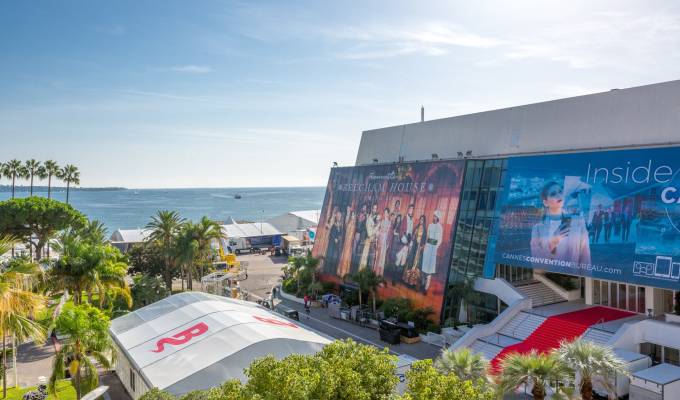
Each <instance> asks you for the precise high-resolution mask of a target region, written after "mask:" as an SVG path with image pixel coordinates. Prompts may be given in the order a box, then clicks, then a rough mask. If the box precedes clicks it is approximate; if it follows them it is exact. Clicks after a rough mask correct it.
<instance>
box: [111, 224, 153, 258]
mask: <svg viewBox="0 0 680 400" xmlns="http://www.w3.org/2000/svg"><path fill="white" fill-rule="evenodd" d="M150 234H151V231H149V230H148V229H117V230H116V231H115V232H113V233H112V234H111V237H110V238H109V242H110V243H111V244H112V245H113V246H115V247H116V248H118V250H120V251H122V252H123V253H125V252H127V251H128V250H130V249H131V248H132V246H134V245H135V244H138V243H142V242H144V241H145V240H146V239H147V238H148V237H149V235H150Z"/></svg>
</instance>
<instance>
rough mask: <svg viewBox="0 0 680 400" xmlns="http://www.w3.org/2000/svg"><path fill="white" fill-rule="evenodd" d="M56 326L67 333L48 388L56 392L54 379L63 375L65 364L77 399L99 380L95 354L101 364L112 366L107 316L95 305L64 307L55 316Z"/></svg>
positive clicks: (55, 380) (55, 359)
mask: <svg viewBox="0 0 680 400" xmlns="http://www.w3.org/2000/svg"><path fill="white" fill-rule="evenodd" d="M56 329H57V331H58V332H59V333H61V334H62V335H65V336H66V337H68V339H67V340H66V341H65V343H63V344H62V346H61V348H60V349H59V351H58V352H57V354H56V356H55V358H54V362H53V366H52V375H51V376H50V380H49V384H48V389H49V391H50V393H52V394H56V383H57V380H59V379H63V378H64V375H65V371H66V368H68V370H69V372H70V374H71V384H72V385H73V387H74V388H75V389H76V396H77V398H78V399H80V398H81V397H82V396H83V394H85V393H88V392H89V391H91V390H93V389H94V388H96V387H97V385H98V384H99V374H98V372H97V367H96V366H95V365H94V363H93V362H92V361H91V360H90V357H92V358H94V359H95V360H97V362H99V363H100V364H101V365H102V366H103V367H104V368H111V365H112V364H113V363H114V358H115V356H116V350H115V347H114V345H113V342H112V340H111V337H110V336H109V332H108V330H109V318H108V317H107V316H106V315H105V314H104V313H103V312H102V311H101V310H98V309H97V308H94V307H92V306H90V305H87V304H83V305H79V306H74V307H70V308H67V309H65V310H64V311H63V312H62V313H61V314H59V317H57V320H56Z"/></svg>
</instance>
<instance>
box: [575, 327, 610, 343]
mask: <svg viewBox="0 0 680 400" xmlns="http://www.w3.org/2000/svg"><path fill="white" fill-rule="evenodd" d="M612 336H614V334H613V333H611V332H607V331H603V330H601V329H594V328H589V329H588V330H587V331H586V333H584V334H583V340H588V341H591V342H593V343H597V344H600V345H607V344H608V343H609V340H610V339H611V338H612Z"/></svg>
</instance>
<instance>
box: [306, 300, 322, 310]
mask: <svg viewBox="0 0 680 400" xmlns="http://www.w3.org/2000/svg"><path fill="white" fill-rule="evenodd" d="M309 304H310V305H311V306H312V308H321V302H320V301H319V300H312V301H311V302H310V303H309Z"/></svg>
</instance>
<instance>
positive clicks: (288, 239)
mask: <svg viewBox="0 0 680 400" xmlns="http://www.w3.org/2000/svg"><path fill="white" fill-rule="evenodd" d="M281 238H282V239H283V240H285V241H286V242H288V243H291V242H301V240H300V239H298V238H296V237H295V236H293V235H283V236H282V237H281Z"/></svg>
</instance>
